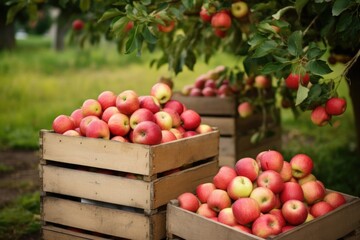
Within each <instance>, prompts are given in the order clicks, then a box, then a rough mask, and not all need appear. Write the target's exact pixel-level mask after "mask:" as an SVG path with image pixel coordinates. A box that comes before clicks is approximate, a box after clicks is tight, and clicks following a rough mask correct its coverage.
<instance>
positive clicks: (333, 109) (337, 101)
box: [325, 97, 346, 116]
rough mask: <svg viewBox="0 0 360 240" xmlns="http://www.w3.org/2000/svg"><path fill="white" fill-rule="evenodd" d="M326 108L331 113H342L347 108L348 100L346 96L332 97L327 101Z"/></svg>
mask: <svg viewBox="0 0 360 240" xmlns="http://www.w3.org/2000/svg"><path fill="white" fill-rule="evenodd" d="M325 110H326V112H327V114H329V115H335V116H337V115H341V114H343V113H344V112H345V110H346V100H345V99H344V98H338V97H332V98H330V99H329V100H327V101H326V103H325Z"/></svg>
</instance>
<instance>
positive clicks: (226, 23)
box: [211, 11, 231, 31]
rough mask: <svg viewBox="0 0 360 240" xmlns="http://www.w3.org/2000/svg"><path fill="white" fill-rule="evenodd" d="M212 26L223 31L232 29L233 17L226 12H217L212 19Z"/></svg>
mask: <svg viewBox="0 0 360 240" xmlns="http://www.w3.org/2000/svg"><path fill="white" fill-rule="evenodd" d="M211 26H212V27H213V28H215V29H219V30H221V31H224V30H227V29H229V28H230V27H231V17H230V16H229V14H228V13H227V12H226V11H220V12H217V13H215V14H214V15H213V17H212V19H211Z"/></svg>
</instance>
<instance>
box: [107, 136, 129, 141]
mask: <svg viewBox="0 0 360 240" xmlns="http://www.w3.org/2000/svg"><path fill="white" fill-rule="evenodd" d="M110 140H114V141H118V142H129V140H127V139H126V138H124V137H123V136H113V137H112V138H110Z"/></svg>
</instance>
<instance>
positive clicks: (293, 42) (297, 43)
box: [288, 31, 302, 57]
mask: <svg viewBox="0 0 360 240" xmlns="http://www.w3.org/2000/svg"><path fill="white" fill-rule="evenodd" d="M288 50H289V53H290V54H291V55H293V56H295V57H299V56H300V55H301V54H302V32H301V31H295V32H293V33H292V34H291V35H290V37H289V41H288Z"/></svg>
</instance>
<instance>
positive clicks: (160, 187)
mask: <svg viewBox="0 0 360 240" xmlns="http://www.w3.org/2000/svg"><path fill="white" fill-rule="evenodd" d="M217 171H218V161H217V159H216V160H213V161H211V162H208V163H204V164H201V165H199V166H196V167H192V168H189V169H186V170H183V171H180V172H178V173H174V174H171V175H168V176H165V177H163V178H159V179H157V180H155V181H154V208H157V207H160V206H162V205H165V204H167V203H168V202H169V201H170V200H171V199H175V198H177V197H178V196H179V195H180V194H181V193H183V192H194V191H195V189H196V186H198V185H199V184H201V183H204V182H211V181H212V178H213V177H214V175H215V174H216V172H217Z"/></svg>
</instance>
